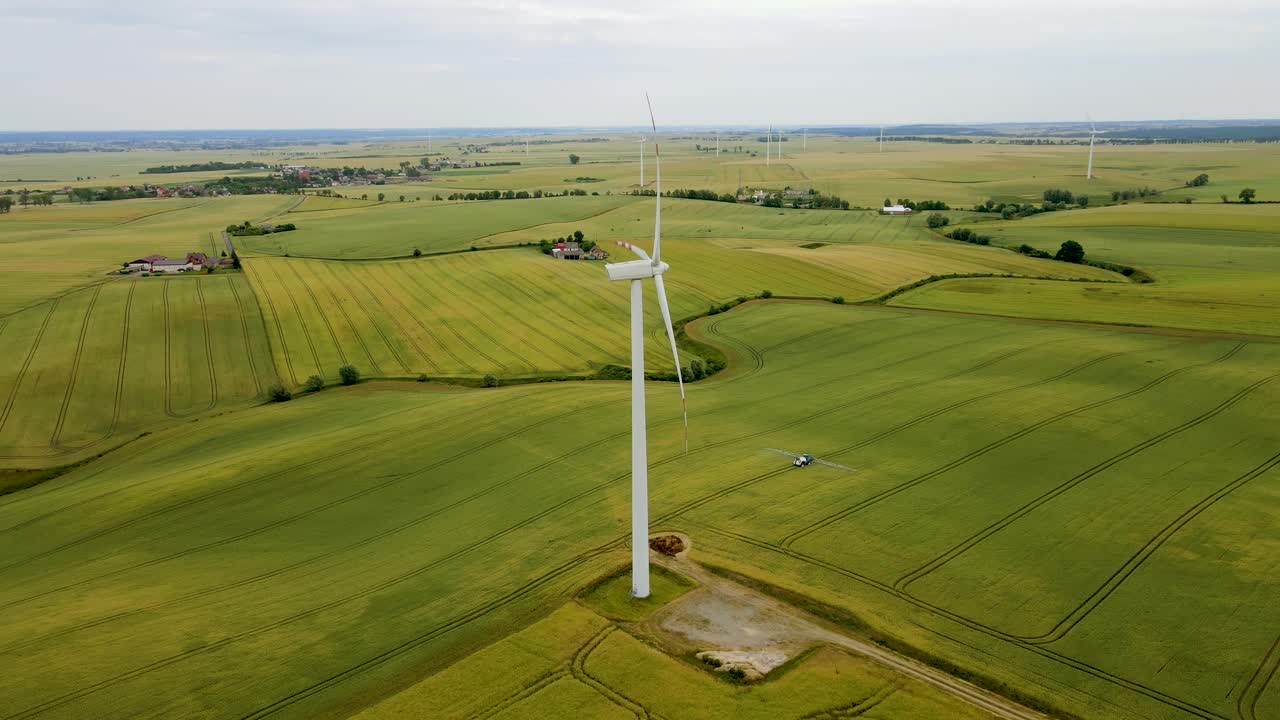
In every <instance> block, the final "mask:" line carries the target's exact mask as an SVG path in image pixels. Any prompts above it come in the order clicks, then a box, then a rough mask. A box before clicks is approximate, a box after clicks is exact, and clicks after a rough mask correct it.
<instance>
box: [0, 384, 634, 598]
mask: <svg viewBox="0 0 1280 720" xmlns="http://www.w3.org/2000/svg"><path fill="white" fill-rule="evenodd" d="M627 401H628V400H627V399H626V398H621V399H618V400H613V401H610V402H604V403H596V404H594V405H589V406H586V407H582V408H577V409H575V410H570V411H567V412H563V413H560V414H559V415H555V416H553V417H550V418H545V419H539V420H538V421H536V422H533V423H530V424H528V425H523V426H521V427H519V428H516V429H515V430H512V431H510V432H508V433H506V434H504V435H500V436H498V437H496V438H492V439H490V440H488V441H486V442H484V443H481V444H479V445H475V446H472V447H470V448H468V449H466V450H463V451H461V452H458V453H455V454H453V455H450V456H449V457H446V458H444V459H441V460H437V461H435V462H433V463H431V464H429V465H425V466H423V467H420V468H418V469H417V470H414V471H413V472H409V473H404V474H401V475H395V476H393V477H392V478H391V479H389V480H387V481H386V482H381V483H375V484H373V485H370V486H368V487H366V488H362V489H361V490H358V491H356V492H353V493H350V494H348V495H345V496H343V497H340V498H337V499H335V500H331V501H329V502H326V503H323V504H321V505H317V506H314V507H312V508H309V509H307V510H304V511H302V512H299V513H296V514H294V515H290V516H287V517H284V518H281V519H278V520H276V521H274V522H271V523H268V524H267V525H264V526H261V527H258V528H255V529H253V530H248V531H245V532H242V533H240V534H238V535H232V536H229V537H225V538H221V539H219V540H213V541H210V542H207V543H205V544H203V545H196V546H193V547H189V548H186V549H183V550H178V551H175V552H173V553H170V554H168V555H164V556H161V557H156V558H152V559H150V560H146V561H143V562H140V563H136V564H134V565H130V566H128V567H124V568H118V569H116V570H112V571H110V572H107V573H103V574H101V575H96V576H94V577H91V578H85V579H82V580H78V581H76V582H73V583H69V584H66V585H62V586H59V587H56V588H52V589H49V590H46V591H42V592H40V593H37V594H35V595H30V596H28V597H25V598H21V599H18V600H12V601H9V602H7V603H3V604H0V608H8V607H13V606H15V605H20V604H22V603H25V602H29V601H31V600H35V599H37V598H41V597H45V596H48V595H51V594H54V593H57V592H61V591H63V590H67V589H69V588H73V587H79V586H82V585H86V584H88V583H92V582H96V581H98V580H101V579H104V578H108V577H114V576H116V575H120V574H123V573H126V572H130V571H132V570H137V569H139V568H144V567H150V566H152V565H158V564H160V563H163V562H167V561H169V560H173V559H176V558H180V557H185V556H187V555H191V554H194V553H196V552H200V551H203V550H207V549H209V548H214V547H221V546H223V545H228V544H231V543H234V542H239V541H240V540H244V539H246V538H249V537H254V536H256V535H260V534H261V533H264V532H267V531H268V530H273V529H275V528H278V527H281V526H284V525H288V524H290V523H293V522H295V521H297V520H301V519H304V518H307V517H310V516H312V515H315V514H316V513H319V512H322V511H324V510H328V509H331V508H334V507H337V506H339V505H344V504H346V503H348V502H350V501H352V500H355V499H358V498H361V497H364V496H365V495H370V494H372V493H374V492H377V491H379V490H382V489H384V488H387V487H390V486H392V485H397V484H399V483H402V482H404V481H405V480H407V479H409V478H412V477H416V476H418V475H420V474H422V473H425V472H428V471H430V470H434V469H436V468H438V467H440V466H442V465H446V464H448V463H451V462H454V461H457V460H461V459H463V458H465V457H467V456H468V455H471V454H473V453H476V452H479V451H481V450H485V449H488V448H490V447H492V446H494V445H497V444H499V443H502V442H505V441H506V440H510V439H511V438H513V437H516V436H517V435H521V434H523V433H525V432H527V431H529V430H533V429H536V428H538V427H541V426H544V425H545V424H546V423H548V422H554V421H557V420H561V419H563V418H565V417H569V416H571V415H575V414H577V413H580V412H584V411H587V410H596V409H599V408H601V407H607V406H609V405H616V404H619V403H622V402H627ZM451 419H455V420H456V419H457V416H455V417H454V418H451ZM389 439H390V440H397V439H400V438H389ZM371 444H376V442H375V443H371ZM285 472H287V471H285ZM280 474H281V473H275V475H277V476H278V475H280ZM267 477H270V476H266V477H263V478H257V479H254V480H249V481H245V482H242V483H238V484H236V485H232V486H229V487H227V488H224V489H222V490H219V491H215V492H212V493H206V494H205V495H202V496H199V497H197V498H191V499H188V500H184V501H182V502H179V503H176V504H174V505H170V506H168V507H166V508H161V509H158V510H154V511H152V512H149V513H146V514H144V515H141V516H137V517H135V518H132V519H130V520H128V521H126V522H124V523H121V524H119V525H116V526H113V527H111V528H106V529H103V530H101V531H98V532H96V533H91V534H89V535H86V536H82V537H81V538H79V539H77V540H74V541H72V542H70V543H67V544H65V545H61V546H59V547H57V548H52V549H50V550H46V551H44V552H41V553H38V554H36V555H32V556H30V557H27V558H24V559H23V560H21V561H18V562H16V563H10V564H9V565H6V566H4V567H3V568H0V570H4V569H8V568H12V567H16V566H19V565H24V564H27V563H30V562H32V561H33V560H36V559H39V558H42V557H46V556H48V555H51V554H53V553H57V552H60V551H62V550H65V549H67V548H70V547H74V546H76V545H80V544H81V543H84V542H87V541H89V540H92V539H95V538H98V537H102V536H103V535H106V534H109V533H111V532H114V531H116V530H119V529H122V528H124V527H127V526H130V525H133V524H135V523H137V522H140V521H141V520H144V519H148V518H153V517H156V516H159V515H162V514H164V513H166V512H168V511H170V510H173V509H176V508H179V507H184V506H187V505H191V504H193V503H195V502H198V501H200V500H204V499H207V498H209V497H214V496H217V495H222V494H225V493H226V492H229V491H230V490H233V489H237V488H239V487H243V486H246V485H251V484H255V483H257V482H260V481H262V480H265V479H266V478H267ZM478 496H479V495H476V497H478ZM32 579H33V580H36V579H39V578H32ZM10 587H12V586H10Z"/></svg>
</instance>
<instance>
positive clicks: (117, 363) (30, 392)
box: [0, 273, 275, 467]
mask: <svg viewBox="0 0 1280 720" xmlns="http://www.w3.org/2000/svg"><path fill="white" fill-rule="evenodd" d="M274 381H275V370H274V368H273V366H272V364H271V355H270V351H269V349H268V347H267V336H266V333H265V332H264V329H263V326H262V319H261V316H260V314H259V312H258V306H257V301H256V300H255V298H254V295H253V291H252V290H251V289H250V288H249V286H248V283H246V282H245V278H244V276H243V275H240V274H232V273H224V274H219V275H213V276H193V277H175V278H159V277H154V278H136V279H121V280H117V281H113V282H106V283H101V284H98V285H95V286H93V287H90V288H86V289H83V290H77V291H74V292H71V293H68V294H66V295H63V296H61V297H59V298H57V299H55V300H51V301H48V302H45V303H42V304H40V305H37V306H35V307H32V308H29V309H27V310H23V311H21V312H18V313H15V314H12V315H9V316H7V317H4V318H2V319H0V403H2V404H0V465H3V466H15V465H16V466H18V467H29V466H33V465H45V464H48V463H51V462H54V463H57V462H67V461H69V460H72V459H76V458H78V457H81V456H83V455H84V454H85V453H87V452H90V451H95V450H102V449H106V448H109V447H111V446H112V445H115V444H119V443H120V442H123V441H125V440H128V439H130V438H132V437H133V436H134V435H136V434H137V433H138V432H139V431H141V430H144V429H148V428H151V427H153V426H156V425H164V424H173V423H174V422H176V421H179V420H181V419H183V418H189V417H193V416H196V415H200V414H204V413H208V412H209V411H214V410H224V409H227V408H234V407H242V406H245V405H246V404H249V403H252V402H255V401H256V400H257V399H258V398H259V397H261V396H262V394H263V389H264V388H265V387H266V386H267V385H268V384H270V383H271V382H274Z"/></svg>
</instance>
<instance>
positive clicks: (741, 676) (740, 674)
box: [729, 666, 747, 681]
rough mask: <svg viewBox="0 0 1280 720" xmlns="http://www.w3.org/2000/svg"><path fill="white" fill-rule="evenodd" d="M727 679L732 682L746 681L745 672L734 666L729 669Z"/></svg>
mask: <svg viewBox="0 0 1280 720" xmlns="http://www.w3.org/2000/svg"><path fill="white" fill-rule="evenodd" d="M729 677H731V678H733V679H734V680H738V681H742V680H746V679H747V671H746V670H743V669H742V668H740V667H737V666H734V667H731V668H729Z"/></svg>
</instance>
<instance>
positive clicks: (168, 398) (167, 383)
mask: <svg viewBox="0 0 1280 720" xmlns="http://www.w3.org/2000/svg"><path fill="white" fill-rule="evenodd" d="M163 282H164V289H163V290H161V291H160V301H161V305H162V307H163V308H164V414H165V415H168V416H169V417H171V418H180V417H182V416H181V415H178V414H177V413H175V412H174V411H173V378H172V376H173V356H172V350H171V349H170V345H171V344H172V342H173V341H172V340H171V339H170V335H171V334H172V330H171V328H170V325H171V323H170V319H169V281H168V280H164V281H163Z"/></svg>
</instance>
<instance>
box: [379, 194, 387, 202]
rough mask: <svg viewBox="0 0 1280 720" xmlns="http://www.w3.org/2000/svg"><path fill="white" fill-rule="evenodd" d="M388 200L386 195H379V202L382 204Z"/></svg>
mask: <svg viewBox="0 0 1280 720" xmlns="http://www.w3.org/2000/svg"><path fill="white" fill-rule="evenodd" d="M386 199H387V194H386V193H378V202H382V201H383V200H386Z"/></svg>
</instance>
